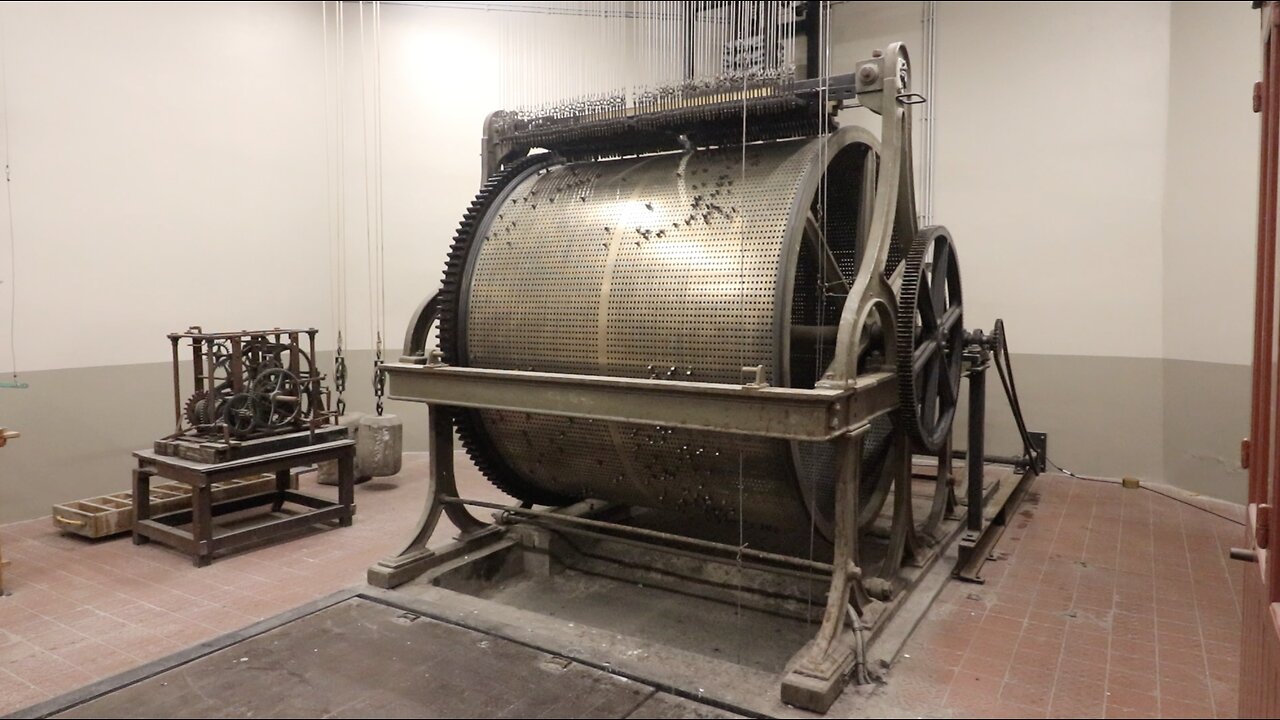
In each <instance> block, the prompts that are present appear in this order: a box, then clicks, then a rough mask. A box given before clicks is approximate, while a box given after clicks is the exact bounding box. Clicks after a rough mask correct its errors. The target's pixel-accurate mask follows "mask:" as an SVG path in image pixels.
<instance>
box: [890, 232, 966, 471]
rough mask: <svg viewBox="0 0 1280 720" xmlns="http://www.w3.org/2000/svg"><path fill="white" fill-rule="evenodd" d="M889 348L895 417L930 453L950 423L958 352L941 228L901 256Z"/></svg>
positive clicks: (960, 323) (955, 275)
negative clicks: (895, 380) (893, 352)
mask: <svg viewBox="0 0 1280 720" xmlns="http://www.w3.org/2000/svg"><path fill="white" fill-rule="evenodd" d="M895 350H896V355H897V366H898V395H899V419H900V421H901V422H902V425H903V427H904V428H905V429H906V430H907V432H908V433H909V434H910V435H911V438H912V440H914V441H915V443H916V444H917V445H919V446H920V447H921V448H922V449H923V450H925V451H927V452H930V453H936V452H938V451H939V450H940V449H941V448H942V446H943V444H944V443H945V442H946V439H947V437H948V436H949V435H950V433H951V424H952V422H953V421H954V420H955V415H956V404H957V403H958V402H959V398H960V370H961V364H962V361H963V354H964V315H963V306H962V305H961V295H960V265H959V263H958V262H957V260H956V251H955V245H954V244H953V243H952V242H951V235H950V234H949V233H948V232H947V231H946V229H945V228H941V227H927V228H923V229H921V231H920V234H919V235H918V236H917V237H916V241H915V243H914V244H912V246H911V251H910V252H909V253H908V255H907V259H906V263H905V266H904V268H903V275H902V289H901V291H900V292H899V294H898V323H897V342H896V347H895Z"/></svg>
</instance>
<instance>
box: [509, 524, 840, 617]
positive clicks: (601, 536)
mask: <svg viewBox="0 0 1280 720" xmlns="http://www.w3.org/2000/svg"><path fill="white" fill-rule="evenodd" d="M539 520H540V518H530V519H529V521H530V523H532V524H534V525H542V523H540V522H538V521H539ZM546 524H547V525H555V523H554V522H552V523H546ZM622 527H626V526H625V525H624V526H622ZM556 531H557V532H566V533H569V534H571V535H581V536H583V537H589V538H595V539H598V540H607V541H609V542H616V543H619V544H622V545H630V546H632V547H640V548H649V549H653V547H654V546H653V543H648V542H645V541H643V540H640V539H634V538H626V537H618V536H617V535H611V534H609V533H603V532H597V531H595V530H588V529H586V528H579V527H569V526H565V527H559V528H556ZM729 547H733V546H729ZM662 552H664V553H671V554H672V555H677V556H680V557H687V558H693V559H695V560H704V561H707V562H714V563H720V564H724V565H732V566H734V567H737V566H738V561H737V559H736V558H727V557H718V556H716V555H711V554H708V553H701V552H697V551H696V550H681V549H680V548H667V547H664V548H662ZM591 557H599V556H594V555H593V556H591ZM603 559H606V560H607V559H609V558H603ZM742 567H743V568H746V569H748V570H759V571H761V572H770V573H776V574H779V575H788V576H791V577H795V578H799V579H801V580H812V581H815V582H822V583H825V582H829V581H830V579H831V576H830V573H822V574H818V573H814V572H809V571H805V570H797V569H795V568H787V567H770V566H767V565H757V564H755V563H749V562H744V563H742ZM748 589H749V588H748ZM771 594H775V595H778V596H779V597H787V598H788V599H792V600H799V601H800V602H803V601H804V598H790V597H789V596H785V595H780V594H776V593H771Z"/></svg>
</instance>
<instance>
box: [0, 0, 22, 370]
mask: <svg viewBox="0 0 1280 720" xmlns="http://www.w3.org/2000/svg"><path fill="white" fill-rule="evenodd" d="M0 18H3V20H2V21H0V101H2V102H3V103H4V106H3V108H2V109H0V122H3V123H4V200H5V210H6V211H7V214H8V216H9V361H10V367H9V370H10V372H11V373H12V376H13V380H11V381H9V382H5V383H0V387H8V388H14V389H22V388H25V387H27V384H26V383H25V382H22V381H21V380H19V379H18V240H17V234H16V233H15V232H14V222H13V173H12V165H11V158H12V155H11V154H10V147H9V53H8V47H9V44H8V38H7V35H8V31H9V22H8V19H9V18H8V14H7V13H5V14H0Z"/></svg>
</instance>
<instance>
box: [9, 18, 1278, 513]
mask: <svg viewBox="0 0 1280 720" xmlns="http://www.w3.org/2000/svg"><path fill="white" fill-rule="evenodd" d="M346 5H347V6H348V7H347V13H348V17H347V22H348V30H347V36H346V50H347V53H346V69H347V72H346V75H345V78H344V82H345V88H344V92H343V93H342V97H344V98H345V102H344V103H343V105H342V112H343V119H344V122H345V128H346V132H345V134H344V135H343V143H342V145H341V147H343V148H345V155H344V158H345V161H346V175H345V177H344V178H343V182H342V188H343V190H344V192H345V204H344V205H343V208H344V215H345V228H346V233H347V243H346V245H345V246H344V247H342V248H341V250H340V252H341V253H342V256H343V257H344V258H345V260H346V267H347V283H346V285H345V289H346V293H345V294H346V297H347V307H346V316H347V322H346V327H347V344H348V347H354V348H368V347H370V346H371V345H372V333H371V330H370V319H369V315H370V313H369V301H368V295H369V293H368V264H367V262H368V261H367V258H368V254H367V253H368V250H367V246H366V243H365V230H366V214H365V212H366V192H365V190H366V188H365V172H364V166H365V162H366V157H365V153H364V148H365V146H366V142H365V126H364V124H363V121H362V119H363V117H365V114H366V113H369V112H371V111H370V103H371V102H372V99H371V97H370V96H366V97H364V98H362V97H361V92H360V88H361V78H362V77H363V76H364V75H365V74H366V73H368V72H369V71H370V69H371V68H369V67H368V66H365V65H363V64H362V60H364V59H367V58H368V57H369V55H368V54H363V55H362V53H361V50H360V42H359V39H360V35H359V30H358V19H357V16H356V14H355V13H356V10H355V5H356V4H354V3H347V4H346ZM329 7H330V8H332V7H333V6H332V4H330V5H329ZM495 16H497V17H501V16H503V13H495V12H481V11H474V10H466V9H460V8H448V9H446V8H440V7H423V6H419V5H395V4H388V5H386V6H385V7H384V9H383V18H382V20H383V38H382V56H381V65H382V132H383V137H382V143H383V148H384V161H383V168H382V174H381V177H382V187H383V188H384V200H383V206H382V212H381V214H380V216H381V217H382V218H383V221H384V234H385V242H386V246H385V247H386V308H387V318H386V327H387V330H388V336H389V337H388V339H387V344H388V345H398V344H399V342H398V339H399V337H400V333H401V328H402V327H403V325H404V323H405V321H406V320H407V317H408V314H409V312H410V311H411V310H412V309H413V308H414V307H415V306H416V304H417V303H418V302H419V301H420V300H421V299H422V297H424V296H425V295H426V294H428V293H430V292H431V291H433V290H434V289H435V287H436V286H437V285H438V283H439V278H440V267H441V262H442V259H443V257H444V253H445V250H446V248H447V246H448V243H449V241H450V238H451V237H452V234H453V231H454V228H455V227H456V223H457V220H458V217H459V214H460V212H461V210H462V208H464V207H465V205H466V204H467V202H468V201H469V199H470V197H471V196H472V194H473V193H474V191H475V188H476V186H477V184H478V180H479V169H478V150H479V138H478V136H479V132H478V128H479V126H480V122H481V120H482V119H483V117H484V115H485V114H486V113H487V112H488V111H489V110H491V109H493V108H494V107H495V106H496V105H497V103H498V100H497V98H498V91H497V83H496V78H497V74H498V65H497V62H496V61H495V59H494V58H495V56H496V53H497V48H498V45H497V43H498V42H499V39H500V35H501V33H500V29H501V23H497V24H495ZM920 19H921V5H920V4H919V3H890V2H859V3H847V4H841V5H838V6H836V8H835V10H834V11H833V29H832V50H831V53H832V57H833V60H834V66H835V67H836V68H840V67H841V64H842V63H844V64H846V65H848V64H851V63H852V62H853V61H855V60H857V59H859V58H862V57H866V55H867V53H869V52H870V50H871V49H873V48H875V47H878V46H882V45H883V44H885V43H886V42H889V41H891V40H897V39H902V40H905V41H906V42H907V43H908V44H909V46H910V47H911V48H912V50H913V54H914V56H915V57H916V59H917V60H920V59H922V53H921V49H920V43H921V40H920V38H921V31H920ZM0 20H3V24H4V33H5V35H4V42H3V43H2V44H3V47H4V60H5V63H6V68H7V70H6V72H7V77H8V93H7V95H8V107H7V112H8V117H9V134H10V147H11V150H10V157H9V161H10V163H11V164H12V167H13V173H14V175H13V177H14V180H13V184H12V191H13V202H14V208H15V213H14V217H13V220H14V225H15V231H16V235H17V248H16V254H17V278H16V279H17V281H18V287H19V294H18V308H17V326H16V328H15V331H16V336H17V352H18V364H19V367H20V368H21V369H23V370H27V371H30V375H29V378H30V380H31V382H32V384H33V388H32V389H31V390H30V391H11V390H0V423H2V424H6V425H12V426H16V427H19V428H21V429H24V430H28V431H29V433H28V437H27V438H23V440H22V441H18V442H25V441H27V440H32V442H30V443H29V444H28V447H29V448H31V449H29V450H19V449H18V444H17V443H15V444H14V446H11V447H10V448H6V450H5V451H3V454H0V521H3V520H5V519H13V518H14V517H18V516H27V515H29V514H30V513H32V512H36V511H38V510H39V509H40V508H43V507H47V506H48V505H49V504H50V503H51V502H54V501H60V500H69V499H73V498H75V497H79V496H84V495H89V494H92V493H94V492H99V491H100V489H103V488H105V489H111V488H114V487H123V483H124V482H126V480H127V478H126V477H124V476H120V475H119V472H120V468H121V467H124V466H127V459H126V460H125V461H124V463H123V465H122V462H121V458H127V452H128V450H129V449H132V448H134V447H139V446H145V445H146V444H148V443H149V442H150V441H151V440H152V439H154V435H155V433H156V432H157V428H158V427H161V426H164V425H165V424H166V423H167V421H168V414H167V412H168V410H167V408H168V404H167V403H168V397H167V393H168V391H169V390H168V386H167V382H166V381H165V380H164V379H159V376H158V375H157V374H156V373H157V372H158V371H157V370H156V368H160V367H162V365H160V364H159V363H163V362H164V361H165V359H166V353H167V351H168V348H167V343H166V342H165V341H164V339H163V335H164V333H165V332H168V331H172V330H174V329H180V328H183V327H186V326H187V325H190V324H193V323H198V324H202V325H204V326H206V327H209V328H240V327H253V326H261V325H283V324H302V325H314V326H316V327H319V328H320V329H321V331H322V335H321V337H322V340H323V342H324V345H325V347H331V346H332V340H333V337H334V335H335V329H336V326H337V324H336V322H335V317H334V315H335V305H336V303H335V301H334V298H335V297H336V296H337V293H336V292H335V288H334V287H333V283H332V279H331V274H330V273H331V270H332V267H333V265H332V258H333V256H334V252H333V251H332V250H331V249H330V245H329V243H330V224H329V217H330V215H329V213H328V210H329V209H330V208H331V207H332V203H331V193H332V192H333V190H334V186H333V182H334V178H335V176H334V175H333V173H334V164H335V160H336V157H337V148H338V147H339V144H338V143H337V142H336V141H335V139H334V136H333V135H332V134H330V133H329V132H327V129H331V128H332V127H333V126H335V125H336V120H337V116H336V114H335V113H336V107H335V106H334V105H332V104H331V105H329V106H326V74H325V62H324V57H325V53H324V47H325V44H324V35H323V32H322V17H321V10H320V5H319V4H318V3H231V4H222V3H219V4H213V3H145V4H143V3H136V4H130V3H86V4H52V3H23V4H5V5H3V6H0ZM330 22H331V23H332V16H330ZM1256 34H1257V16H1256V13H1254V12H1253V11H1251V10H1249V9H1248V5H1247V4H1246V3H1209V2H1200V3H1174V4H1172V5H1171V4H1170V3H1136V2H1135V3H1008V2H978V3H959V2H956V3H952V2H942V3H938V6H937V39H938V48H937V49H938V78H937V92H936V94H935V97H934V98H932V99H931V102H932V104H933V111H934V112H935V114H936V120H937V124H936V128H937V165H936V167H937V175H936V188H937V191H936V199H935V202H936V206H935V208H936V209H935V216H936V219H937V220H938V221H939V222H941V223H944V224H946V225H948V226H949V227H950V228H951V229H952V231H953V232H954V233H955V235H956V238H957V241H958V243H959V244H960V252H961V259H962V262H963V264H964V278H965V286H966V304H967V308H968V317H967V322H968V324H969V325H970V326H972V327H978V326H989V325H990V323H991V321H992V320H993V319H994V318H996V317H1004V318H1005V319H1006V321H1007V322H1008V324H1009V331H1010V338H1011V341H1012V342H1013V344H1014V350H1015V352H1017V353H1019V360H1020V362H1021V363H1022V364H1023V366H1025V367H1022V368H1020V369H1021V370H1022V376H1021V377H1020V385H1021V386H1022V389H1023V394H1024V396H1025V402H1026V403H1027V408H1026V409H1027V413H1028V420H1029V421H1030V423H1031V425H1032V426H1033V427H1034V428H1044V429H1047V430H1049V431H1050V433H1051V435H1052V437H1051V441H1050V442H1051V445H1052V448H1053V457H1054V459H1055V460H1056V461H1058V462H1059V463H1061V464H1062V465H1064V466H1066V467H1069V468H1072V469H1076V470H1080V471H1083V472H1093V473H1097V474H1102V475H1111V476H1119V475H1139V476H1142V477H1147V478H1150V479H1158V480H1166V481H1169V482H1174V483H1177V484H1180V485H1183V486H1185V487H1190V488H1195V489H1198V490H1203V491H1205V492H1209V493H1211V494H1217V495H1220V496H1223V497H1229V498H1233V499H1236V498H1238V497H1239V494H1240V492H1242V487H1243V486H1242V481H1241V479H1240V474H1239V472H1238V471H1236V470H1233V468H1234V467H1235V465H1234V463H1235V450H1234V445H1235V443H1238V440H1239V437H1240V436H1241V435H1242V434H1243V432H1244V427H1243V422H1244V419H1245V410H1244V408H1243V403H1240V402H1237V401H1236V400H1238V399H1239V398H1240V397H1241V393H1242V392H1243V393H1245V395H1244V396H1245V397H1247V385H1244V384H1243V383H1245V382H1247V372H1245V373H1241V372H1240V368H1241V367H1242V366H1243V365H1242V364H1243V363H1246V362H1247V360H1248V357H1249V355H1248V353H1249V344H1248V342H1249V338H1248V335H1249V331H1250V327H1251V326H1250V325H1249V323H1248V315H1249V313H1250V311H1251V302H1250V294H1249V293H1250V290H1249V282H1250V279H1251V277H1252V275H1251V272H1252V271H1251V252H1252V230H1251V225H1252V202H1253V198H1252V188H1253V187H1254V182H1255V178H1254V175H1255V170H1254V157H1253V154H1254V153H1255V151H1256V138H1255V135H1256V127H1255V122H1256V120H1255V118H1254V116H1252V115H1251V114H1250V113H1249V112H1248V101H1249V85H1250V84H1251V83H1252V82H1253V80H1254V79H1255V77H1256V71H1257V60H1256V57H1257V56H1256V53H1257V49H1256V42H1255V40H1256ZM331 37H332V36H331ZM338 80H339V79H338V77H337V73H336V71H335V70H331V71H330V76H329V81H330V84H329V86H328V87H329V95H330V96H331V97H333V96H336V94H337V91H338V89H339V82H338ZM369 118H370V122H371V123H372V115H369ZM847 119H848V120H850V121H856V120H858V119H859V116H858V113H857V112H852V113H848V114H847ZM371 169H374V170H376V168H371ZM374 175H375V177H376V172H375V173H374ZM7 220H8V218H7V217H0V222H7ZM2 237H3V235H2V234H0V238H2ZM7 251H8V247H7V245H6V244H5V242H4V241H3V240H2V239H0V281H3V283H5V284H0V370H5V369H7V368H8V363H9V352H8V350H9V345H8V342H9V341H8V338H9V330H10V328H9V327H8V312H7V310H8V305H7V302H8V296H7V293H6V292H5V291H6V290H7V289H8V287H9V285H8V284H7V283H9V282H10V280H11V275H10V267H9V265H8V252H7ZM1172 363H1177V364H1176V365H1174V364H1172ZM362 365H363V364H362ZM362 365H360V366H357V367H359V370H353V373H354V374H353V380H352V382H351V386H352V388H353V389H352V393H353V395H360V394H363V395H366V396H367V394H368V390H367V383H365V382H364V381H363V378H364V377H365V375H364V369H363V367H362ZM59 368H61V369H64V370H58V369H59ZM73 368H91V369H86V370H83V371H77V370H74V369H73ZM111 368H116V370H114V371H113V370H111ZM129 368H151V370H141V369H137V370H131V369H129ZM38 371H53V372H54V374H43V373H41V372H38ZM63 373H73V375H64V374H63ZM147 378H152V379H147ZM991 384H992V386H993V388H995V387H998V385H997V383H995V380H994V378H993V379H992V383H991ZM20 393H25V394H20ZM122 398H133V401H128V400H127V399H122ZM366 400H367V398H365V400H359V401H357V402H365V401H366ZM991 407H992V413H993V415H992V417H993V423H994V425H993V430H992V434H993V441H992V442H993V445H995V446H997V447H999V446H1000V443H1002V442H1003V443H1005V444H1006V446H1007V444H1008V442H1009V440H1008V438H1007V437H1006V438H1004V439H994V436H996V435H999V434H1000V433H1002V432H1006V433H1007V429H1008V425H1007V421H1006V420H1004V419H1001V418H1003V415H1000V416H999V417H997V414H998V413H1003V410H1002V409H1001V408H1002V406H1001V405H999V404H996V400H995V399H994V398H993V399H992V401H991ZM156 409H160V410H159V411H160V412H162V413H163V415H162V416H161V417H159V418H152V417H151V416H152V415H153V414H154V412H156V411H157V410H156ZM120 418H124V419H123V420H121V419H120ZM61 428H70V429H74V430H76V431H77V432H76V434H73V435H69V436H67V439H64V436H63V435H61V434H60V432H59V429H61ZM37 432H38V433H39V434H40V435H42V436H44V437H41V438H33V437H32V435H34V434H36V433H37ZM86 438H88V439H86ZM90 440H92V441H91V442H90ZM36 448H40V450H39V452H37V451H36ZM76 448H82V450H83V451H80V450H77V449H76ZM87 448H92V450H89V449H87ZM108 484H109V485H110V487H106V486H107V485H108ZM80 489H83V490H84V492H80ZM17 508H22V509H21V510H18V509H17ZM15 513H18V514H15Z"/></svg>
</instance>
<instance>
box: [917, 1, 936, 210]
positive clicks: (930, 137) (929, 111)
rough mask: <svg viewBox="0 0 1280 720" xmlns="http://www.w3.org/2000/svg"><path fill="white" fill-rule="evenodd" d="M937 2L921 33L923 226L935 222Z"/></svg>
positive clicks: (927, 6) (925, 9)
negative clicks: (922, 76)
mask: <svg viewBox="0 0 1280 720" xmlns="http://www.w3.org/2000/svg"><path fill="white" fill-rule="evenodd" d="M936 27H937V3H936V2H932V1H930V2H925V3H923V6H922V10H921V31H922V32H921V35H922V36H923V43H922V44H923V45H924V47H923V48H922V50H923V53H922V57H921V59H922V61H923V62H921V63H920V65H921V66H922V67H923V70H924V72H923V75H924V79H923V81H922V82H921V90H920V92H921V93H922V94H923V95H924V97H925V99H926V102H925V103H924V106H923V107H922V108H920V125H921V127H920V130H921V138H920V145H921V153H920V155H921V157H920V175H921V178H920V203H919V205H920V208H919V211H918V212H917V215H918V219H919V222H920V224H921V225H931V224H932V223H933V180H934V178H933V174H934V140H935V134H934V127H935V125H936V118H937V101H936V95H937V86H936V76H935V71H936V68H937V36H936V34H935V33H936Z"/></svg>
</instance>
